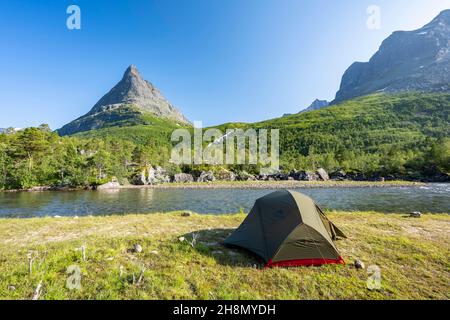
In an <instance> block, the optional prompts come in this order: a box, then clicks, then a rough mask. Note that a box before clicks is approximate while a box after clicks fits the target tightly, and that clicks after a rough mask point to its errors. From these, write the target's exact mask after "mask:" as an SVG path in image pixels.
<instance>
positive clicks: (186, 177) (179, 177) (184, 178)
mask: <svg viewBox="0 0 450 320" xmlns="http://www.w3.org/2000/svg"><path fill="white" fill-rule="evenodd" d="M173 182H176V183H189V182H194V177H193V176H192V174H189V173H177V174H176V175H174V177H173Z"/></svg>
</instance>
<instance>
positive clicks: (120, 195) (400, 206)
mask: <svg viewBox="0 0 450 320" xmlns="http://www.w3.org/2000/svg"><path fill="white" fill-rule="evenodd" d="M272 191H273V190H269V189H267V190H265V189H264V190H244V189H164V190H163V189H122V190H102V191H73V192H17V193H0V216H2V217H31V216H55V215H60V216H83V215H108V214H126V213H149V212H167V211H176V210H192V211H195V212H199V213H215V214H220V213H232V212H238V211H239V210H241V209H242V210H244V211H246V212H248V211H249V210H250V208H251V207H252V205H253V203H254V201H255V200H256V199H257V198H259V197H261V196H263V195H265V194H268V193H270V192H272ZM296 191H299V192H302V193H305V194H307V195H309V196H311V197H312V198H313V199H314V200H316V202H317V203H319V205H321V206H322V207H324V208H327V209H335V210H351V211H357V210H360V211H379V212H386V213H389V212H411V211H422V212H435V213H450V184H430V185H426V186H422V187H406V188H405V187H403V188H401V187H391V188H313V189H310V188H306V189H296Z"/></svg>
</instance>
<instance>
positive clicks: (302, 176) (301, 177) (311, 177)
mask: <svg viewBox="0 0 450 320" xmlns="http://www.w3.org/2000/svg"><path fill="white" fill-rule="evenodd" d="M289 176H290V177H292V178H294V180H298V181H317V180H319V176H318V175H317V174H315V173H314V172H311V171H293V172H291V173H290V174H289Z"/></svg>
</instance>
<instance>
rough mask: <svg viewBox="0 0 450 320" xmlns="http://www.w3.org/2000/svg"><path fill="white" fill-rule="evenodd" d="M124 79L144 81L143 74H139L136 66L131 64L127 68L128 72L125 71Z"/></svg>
mask: <svg viewBox="0 0 450 320" xmlns="http://www.w3.org/2000/svg"><path fill="white" fill-rule="evenodd" d="M123 77H124V78H134V77H136V78H141V79H142V76H141V73H140V72H139V70H138V68H137V67H136V66H135V65H134V64H131V65H130V66H129V67H128V68H127V70H125V73H124V74H123Z"/></svg>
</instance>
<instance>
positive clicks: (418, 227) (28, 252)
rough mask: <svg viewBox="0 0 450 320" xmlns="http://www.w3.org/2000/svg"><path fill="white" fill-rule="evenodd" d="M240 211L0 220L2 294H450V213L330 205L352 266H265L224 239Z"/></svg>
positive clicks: (139, 296) (208, 296) (375, 296)
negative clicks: (372, 283)
mask: <svg viewBox="0 0 450 320" xmlns="http://www.w3.org/2000/svg"><path fill="white" fill-rule="evenodd" d="M244 217H245V216H244V215H243V214H237V215H220V216H213V215H197V214H193V215H190V216H188V217H183V216H182V215H181V213H171V214H149V215H127V216H109V217H84V218H79V219H77V218H40V219H39V218H33V219H2V220H0V299H31V298H32V296H33V295H34V291H35V289H36V287H37V285H38V284H39V282H40V281H42V288H41V292H40V299H449V298H450V294H449V292H450V290H449V289H450V288H449V284H448V279H449V278H450V272H449V270H450V269H449V267H450V265H449V261H448V256H449V255H450V241H449V234H450V218H449V216H448V215H431V214H426V215H424V216H423V217H422V218H420V219H414V218H406V217H403V216H402V215H398V214H393V215H385V214H378V213H356V212H355V213H349V212H334V213H331V214H330V218H331V219H332V220H333V221H334V222H335V223H336V224H337V225H339V227H340V228H342V229H343V231H344V232H345V233H346V234H347V235H348V236H349V239H346V240H343V241H339V242H338V243H337V246H338V248H339V250H340V251H341V253H342V256H343V257H344V259H345V260H346V261H347V263H348V264H347V265H346V266H334V265H330V266H324V267H315V268H292V269H262V268H261V266H262V264H261V261H260V260H258V259H256V258H255V257H253V256H251V255H249V254H247V253H246V252H244V251H241V250H234V249H233V250H231V249H227V248H225V247H223V246H221V245H220V242H221V241H222V240H223V239H224V238H225V237H226V236H227V235H228V234H229V233H230V232H232V230H233V228H236V227H237V226H238V225H239V224H240V222H241V221H242V220H243V218H244ZM194 234H196V235H197V236H194V237H195V238H196V241H192V239H193V235H194ZM183 238H184V239H183ZM181 240H182V241H181ZM135 244H139V245H140V246H141V247H142V252H136V251H135V250H134V251H133V249H134V248H135V246H134V245H135ZM82 246H84V247H85V260H83V251H82V250H81V247H82ZM29 257H32V258H33V263H32V271H31V273H30V272H29ZM357 258H359V259H361V260H362V261H363V262H364V263H365V264H366V266H370V265H378V266H379V267H380V269H381V289H380V290H369V289H368V288H367V284H366V282H367V278H368V276H369V275H368V274H367V272H366V270H356V269H355V268H354V267H353V266H352V265H351V264H352V262H353V260H355V259H357ZM70 266H76V267H78V268H80V271H81V282H80V283H81V289H80V290H76V289H75V290H69V289H68V288H67V287H66V285H67V279H68V278H69V277H71V276H73V275H74V274H73V271H72V273H71V274H67V273H66V272H67V269H68V267H70ZM141 273H142V276H141ZM133 275H134V277H133ZM133 278H134V281H133ZM70 279H71V280H74V278H70Z"/></svg>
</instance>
